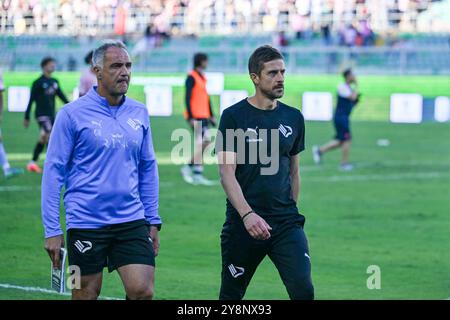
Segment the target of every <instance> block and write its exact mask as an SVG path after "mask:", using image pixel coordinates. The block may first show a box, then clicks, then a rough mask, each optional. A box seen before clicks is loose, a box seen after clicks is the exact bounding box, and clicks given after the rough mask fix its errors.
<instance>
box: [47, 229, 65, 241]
mask: <svg viewBox="0 0 450 320" xmlns="http://www.w3.org/2000/svg"><path fill="white" fill-rule="evenodd" d="M62 234H64V233H63V232H62V230H61V229H60V230H55V231H46V232H45V239H48V238H51V237H56V236H60V235H62Z"/></svg>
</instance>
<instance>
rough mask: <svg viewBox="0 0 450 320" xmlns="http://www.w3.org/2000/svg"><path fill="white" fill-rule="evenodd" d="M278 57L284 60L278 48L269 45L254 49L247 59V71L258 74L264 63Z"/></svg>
mask: <svg viewBox="0 0 450 320" xmlns="http://www.w3.org/2000/svg"><path fill="white" fill-rule="evenodd" d="M278 59H281V60H284V57H283V55H282V54H281V52H280V51H279V50H278V49H276V48H274V47H272V46H270V45H264V46H261V47H259V48H258V49H256V50H255V51H254V52H253V53H252V55H251V56H250V59H248V72H249V73H255V74H258V75H259V74H260V73H261V71H262V69H263V65H264V63H266V62H269V61H272V60H278Z"/></svg>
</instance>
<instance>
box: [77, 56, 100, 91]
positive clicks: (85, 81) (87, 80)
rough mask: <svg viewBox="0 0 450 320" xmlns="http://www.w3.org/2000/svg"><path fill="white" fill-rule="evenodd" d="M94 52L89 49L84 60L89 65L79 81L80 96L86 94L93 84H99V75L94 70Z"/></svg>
mask: <svg viewBox="0 0 450 320" xmlns="http://www.w3.org/2000/svg"><path fill="white" fill-rule="evenodd" d="M92 54H93V51H89V53H88V54H87V55H86V57H84V62H85V63H86V65H87V66H88V67H87V68H86V70H84V72H83V74H82V75H81V77H80V82H79V83H78V92H79V95H80V97H82V96H84V95H85V94H86V93H88V91H89V90H90V89H91V88H92V87H93V86H96V85H97V77H96V76H95V73H94V71H93V70H92Z"/></svg>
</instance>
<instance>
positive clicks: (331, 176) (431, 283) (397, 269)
mask: <svg viewBox="0 0 450 320" xmlns="http://www.w3.org/2000/svg"><path fill="white" fill-rule="evenodd" d="M37 75H38V74H37V73H5V74H4V80H5V83H6V85H7V86H12V85H26V86H28V85H30V84H31V82H32V80H33V79H34V78H35V77H36V76H37ZM140 75H143V74H140ZM78 76H79V74H77V73H56V77H57V78H58V79H59V80H60V83H61V86H62V88H63V90H64V91H65V92H67V93H69V92H71V91H72V89H73V87H74V86H75V85H76V83H77V80H78ZM180 76H183V75H180ZM339 80H340V79H339V77H338V76H303V75H302V76H300V75H288V76H287V80H286V95H285V97H284V98H283V99H282V100H283V101H284V102H286V103H288V104H290V105H292V106H296V107H299V106H300V103H301V93H302V92H303V91H308V90H309V91H331V92H334V90H335V87H336V85H337V83H338V82H339ZM359 83H360V90H361V92H362V93H363V98H362V101H361V104H360V105H359V106H358V108H357V110H355V114H354V117H353V120H354V123H353V127H352V128H353V134H354V145H353V150H352V155H351V158H352V160H353V161H354V162H355V164H356V165H357V168H356V170H354V171H353V172H350V173H342V172H340V171H338V170H337V164H338V161H339V156H340V154H339V152H335V153H330V154H327V155H326V158H325V163H324V164H323V165H322V166H321V167H316V166H314V165H313V162H312V159H311V146H312V145H313V144H319V143H323V142H325V141H326V140H328V139H329V138H330V137H331V136H332V135H333V128H332V124H331V123H318V122H307V123H306V130H307V149H306V151H305V152H304V153H303V154H302V156H301V168H300V171H301V174H302V191H301V200H300V204H299V206H300V209H301V212H302V213H303V214H304V215H305V216H306V219H307V222H306V226H305V231H306V233H307V236H308V238H309V243H310V250H311V258H312V267H313V270H312V271H313V281H314V285H315V291H316V298H317V299H446V298H449V297H450V264H449V262H450V232H449V231H450V197H449V194H450V125H449V124H437V123H425V124H420V125H396V124H390V123H389V122H388V113H389V111H388V110H389V96H390V94H391V93H394V92H404V93H408V92H418V93H421V94H423V95H424V96H427V97H428V96H429V97H432V96H438V95H449V94H450V80H449V78H446V77H412V76H408V77H381V76H361V77H359ZM225 87H226V89H244V88H245V89H247V90H248V91H249V92H250V93H251V92H252V87H251V83H250V80H249V79H248V77H247V76H246V75H227V76H226V79H225ZM129 95H130V96H131V97H133V98H136V99H139V100H141V101H143V99H144V94H143V88H142V87H137V86H134V87H132V88H131V89H130V91H129ZM182 95H183V89H182V88H175V89H174V108H175V109H174V115H173V116H172V117H170V118H156V117H155V118H152V131H153V136H154V143H155V149H156V152H157V157H158V160H159V172H160V180H161V190H160V214H161V216H162V218H163V219H164V222H165V224H164V227H163V231H162V232H161V249H160V255H159V257H158V258H157V271H156V292H155V298H156V299H216V298H217V296H218V291H219V285H220V247H219V233H220V229H221V226H222V223H223V221H224V209H225V196H224V193H223V191H222V189H221V187H220V186H214V187H202V186H198V187H192V186H189V185H187V184H185V183H184V182H183V181H182V180H181V177H180V175H179V167H178V166H175V165H172V164H171V163H170V161H169V157H170V150H171V148H172V147H173V146H174V145H175V143H176V142H171V140H170V136H171V132H172V130H173V129H175V128H179V127H186V128H187V126H186V124H185V122H184V120H183V118H182V116H181V111H182V108H183V98H182ZM213 104H214V109H215V110H218V98H217V97H214V98H213ZM22 119H23V114H16V113H9V112H5V114H4V119H3V123H2V132H3V137H4V143H5V147H6V150H7V152H8V153H9V154H10V162H11V163H12V165H14V166H19V167H24V166H25V164H26V162H27V161H28V159H29V157H30V156H31V151H32V148H33V146H34V144H35V141H36V138H37V133H38V130H37V127H36V125H35V124H34V123H33V125H32V126H31V127H30V128H29V129H28V130H25V129H24V128H23V126H22ZM378 139H389V140H390V142H391V144H390V146H388V147H380V146H378V145H377V143H376V142H377V140H378ZM41 163H42V160H41ZM206 175H207V176H208V177H210V178H214V179H218V173H217V167H216V166H214V165H209V166H207V167H206ZM40 178H41V177H40V176H39V175H36V174H30V173H26V174H25V175H24V176H22V177H20V178H15V179H12V180H8V181H6V180H4V179H3V178H2V177H1V176H0V235H1V242H0V258H1V259H0V284H11V285H18V286H30V287H41V288H49V285H50V279H49V269H50V261H49V259H48V256H47V254H46V252H45V251H44V249H43V229H42V225H41V219H40V189H39V185H40ZM61 209H62V208H61ZM370 265H377V266H379V267H380V269H381V289H380V290H369V289H368V288H367V286H366V281H367V278H368V277H369V274H367V273H366V270H367V268H368V266H370ZM104 275H105V277H104V285H103V290H102V295H104V296H109V297H117V298H123V297H124V291H123V288H122V285H121V283H120V280H119V277H118V275H117V274H116V273H113V274H107V273H106V272H105V273H104ZM246 298H247V299H287V298H288V296H287V293H286V292H285V289H284V287H283V285H282V282H281V280H280V278H279V276H278V274H277V271H276V270H275V268H274V267H273V265H272V263H271V262H270V260H268V259H266V260H264V262H263V263H262V264H261V266H260V268H259V269H258V271H257V272H256V274H255V277H254V279H253V281H252V283H251V284H250V286H249V288H248V292H247V295H246ZM0 299H68V297H66V296H59V295H54V294H47V293H37V292H25V291H21V290H16V289H6V288H1V286H0Z"/></svg>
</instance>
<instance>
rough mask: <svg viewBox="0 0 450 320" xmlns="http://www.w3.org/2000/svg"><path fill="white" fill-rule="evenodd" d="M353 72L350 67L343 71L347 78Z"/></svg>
mask: <svg viewBox="0 0 450 320" xmlns="http://www.w3.org/2000/svg"><path fill="white" fill-rule="evenodd" d="M351 73H352V69H350V68H348V69H345V70H344V72H342V76H343V77H344V78H345V79H347V77H348V75H349V74H351Z"/></svg>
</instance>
